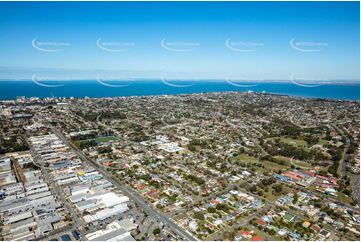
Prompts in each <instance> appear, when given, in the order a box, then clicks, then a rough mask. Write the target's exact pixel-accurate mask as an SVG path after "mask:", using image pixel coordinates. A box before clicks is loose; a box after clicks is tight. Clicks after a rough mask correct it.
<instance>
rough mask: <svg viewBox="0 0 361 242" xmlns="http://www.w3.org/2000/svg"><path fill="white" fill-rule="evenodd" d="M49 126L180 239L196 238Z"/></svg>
mask: <svg viewBox="0 0 361 242" xmlns="http://www.w3.org/2000/svg"><path fill="white" fill-rule="evenodd" d="M50 128H51V130H52V132H53V133H54V134H56V135H57V136H58V137H59V139H61V140H62V141H63V142H64V143H65V144H67V145H68V146H69V147H70V148H72V149H73V151H74V152H75V153H76V154H77V155H78V156H79V158H81V159H82V160H83V161H85V162H87V163H89V164H90V165H91V166H93V167H95V168H96V169H97V170H98V171H99V172H100V173H101V174H102V175H103V176H104V177H106V178H107V179H108V180H110V181H111V182H112V183H113V184H114V185H115V186H116V187H117V188H118V189H120V190H121V191H122V192H123V193H124V194H125V195H126V196H128V197H130V198H131V199H132V200H133V201H135V202H136V203H138V204H139V205H140V206H141V207H142V208H143V209H144V211H145V212H146V213H147V214H148V215H149V216H152V217H153V218H156V219H158V220H160V221H161V222H163V224H167V225H168V226H169V227H170V228H172V229H173V231H174V232H176V233H177V234H178V235H179V236H180V239H182V240H190V241H194V240H196V239H195V238H194V237H193V236H192V235H191V234H190V233H188V232H187V231H185V230H184V229H183V228H181V227H180V226H179V225H177V224H176V223H175V222H174V221H173V220H172V219H170V218H168V217H167V216H166V215H164V214H162V213H161V212H158V211H157V210H155V209H154V208H153V207H151V206H150V205H149V204H147V203H146V202H145V200H144V198H143V197H141V196H140V195H139V194H137V193H136V192H133V191H131V188H129V187H128V186H127V185H126V184H121V183H119V182H118V181H117V180H115V179H113V177H112V176H111V175H110V174H109V173H108V172H107V171H106V170H105V169H104V168H103V167H102V166H100V165H99V164H98V163H97V162H95V161H93V160H92V159H90V158H88V157H87V156H86V155H84V153H83V152H82V151H80V150H79V149H78V148H77V147H76V146H74V145H73V143H71V142H69V141H68V140H67V139H66V138H65V137H64V135H63V134H62V133H61V132H60V131H59V130H57V129H56V128H55V127H53V126H51V125H50Z"/></svg>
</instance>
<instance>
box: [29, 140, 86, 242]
mask: <svg viewBox="0 0 361 242" xmlns="http://www.w3.org/2000/svg"><path fill="white" fill-rule="evenodd" d="M23 138H24V140H25V141H26V142H27V143H28V145H29V147H30V153H31V155H32V157H33V164H34V165H35V166H37V167H39V168H40V169H41V172H42V174H43V176H44V178H45V180H46V181H47V183H48V184H50V185H51V187H52V191H53V192H54V194H55V195H56V196H57V197H58V199H60V200H61V201H62V203H63V205H64V206H65V208H66V209H67V210H68V212H69V214H70V215H71V217H72V221H73V222H74V224H73V225H72V226H71V228H72V229H73V230H75V229H78V230H79V231H80V234H81V235H82V236H84V234H83V231H82V229H81V228H82V223H81V221H80V219H79V217H78V215H77V214H76V212H75V211H74V210H73V209H72V207H71V206H70V205H69V203H68V201H67V200H66V199H65V197H64V196H63V194H64V191H62V189H60V188H59V186H57V185H56V184H55V182H54V180H53V179H52V178H51V177H50V175H49V172H48V170H50V169H49V168H47V167H44V166H41V165H39V164H38V162H39V161H41V157H40V156H39V155H38V153H37V152H35V151H34V149H33V147H32V145H31V144H30V143H29V142H28V140H27V137H26V136H25V135H23ZM66 230H69V226H66V227H64V228H62V229H60V230H57V231H54V232H56V233H54V234H57V233H58V232H59V231H62V232H64V231H66ZM52 235H53V233H50V234H48V235H46V236H42V237H39V238H37V240H39V239H43V238H44V239H45V238H49V236H52Z"/></svg>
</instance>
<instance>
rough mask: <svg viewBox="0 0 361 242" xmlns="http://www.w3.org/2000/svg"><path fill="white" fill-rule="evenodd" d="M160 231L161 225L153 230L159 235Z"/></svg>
mask: <svg viewBox="0 0 361 242" xmlns="http://www.w3.org/2000/svg"><path fill="white" fill-rule="evenodd" d="M159 233H160V228H159V227H157V228H155V229H154V230H153V234H154V235H157V234H159Z"/></svg>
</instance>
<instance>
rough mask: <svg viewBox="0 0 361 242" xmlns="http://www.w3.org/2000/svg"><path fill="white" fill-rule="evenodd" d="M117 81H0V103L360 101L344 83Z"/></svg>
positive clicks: (354, 88) (351, 86)
mask: <svg viewBox="0 0 361 242" xmlns="http://www.w3.org/2000/svg"><path fill="white" fill-rule="evenodd" d="M119 83H120V82H119V81H116V84H114V81H113V82H112V81H107V82H106V83H105V82H104V83H103V82H101V83H100V82H98V81H95V80H87V81H72V82H68V81H47V82H45V81H44V82H41V83H40V84H39V83H34V82H33V81H31V80H27V81H24V80H22V81H20V80H18V81H0V90H2V91H1V92H0V100H14V99H16V98H17V97H19V96H23V97H26V98H31V97H37V98H51V97H57V98H63V97H64V98H70V97H74V98H86V97H89V98H116V97H131V96H161V95H181V94H198V93H199V94H200V93H217V92H220V93H222V92H255V93H268V94H274V95H285V96H290V97H295V98H312V99H325V100H343V101H360V83H356V82H352V83H351V82H348V83H342V84H341V83H338V84H334V83H332V84H322V85H314V86H306V87H305V86H301V85H297V84H294V83H290V82H288V83H287V82H278V83H276V82H262V83H257V82H247V84H246V85H245V84H243V83H242V85H238V83H233V84H232V83H227V82H225V81H223V82H222V81H198V82H193V83H191V81H182V82H180V81H177V82H176V81H173V82H171V83H164V82H162V81H160V80H154V81H145V80H137V81H133V82H131V83H130V82H128V83H126V82H124V83H123V84H119Z"/></svg>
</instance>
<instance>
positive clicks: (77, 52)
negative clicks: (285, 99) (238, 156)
mask: <svg viewBox="0 0 361 242" xmlns="http://www.w3.org/2000/svg"><path fill="white" fill-rule="evenodd" d="M359 24H360V14H359V2H33V3H32V2H11V3H10V2H8V3H7V2H1V3H0V79H30V78H31V76H32V75H34V74H36V75H38V76H43V77H44V78H45V76H46V77H47V78H54V79H57V78H58V79H62V78H63V79H95V78H96V76H97V75H98V74H99V73H101V75H103V76H107V77H108V78H151V79H153V78H156V79H159V78H162V77H163V76H166V77H167V78H173V79H223V78H235V79H249V80H287V79H289V78H290V76H293V75H294V76H297V77H298V78H304V79H305V80H306V79H308V80H325V79H326V80H359V76H360V69H359V66H360V63H359V60H360V45H359V42H360V39H359V38H360V26H359Z"/></svg>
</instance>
